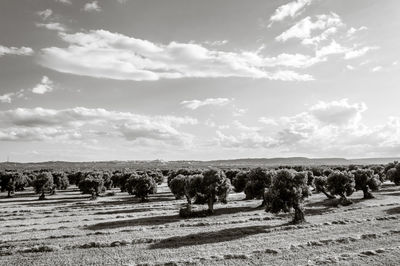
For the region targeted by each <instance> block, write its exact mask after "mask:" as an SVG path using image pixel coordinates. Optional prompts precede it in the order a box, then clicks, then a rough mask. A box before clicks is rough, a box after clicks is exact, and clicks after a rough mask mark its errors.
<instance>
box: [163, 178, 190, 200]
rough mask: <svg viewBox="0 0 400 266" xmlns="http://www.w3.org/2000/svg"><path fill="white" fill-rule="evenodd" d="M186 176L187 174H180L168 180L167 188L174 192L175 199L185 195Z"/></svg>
mask: <svg viewBox="0 0 400 266" xmlns="http://www.w3.org/2000/svg"><path fill="white" fill-rule="evenodd" d="M187 178H188V177H187V176H184V175H182V174H180V175H177V176H176V177H174V178H173V179H172V180H171V181H170V182H169V184H168V186H169V189H170V190H171V192H172V194H174V196H175V199H181V198H182V197H183V196H185V183H186V179H187Z"/></svg>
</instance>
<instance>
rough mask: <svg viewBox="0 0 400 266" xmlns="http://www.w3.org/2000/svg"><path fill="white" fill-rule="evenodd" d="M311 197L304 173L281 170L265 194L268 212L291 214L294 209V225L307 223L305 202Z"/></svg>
mask: <svg viewBox="0 0 400 266" xmlns="http://www.w3.org/2000/svg"><path fill="white" fill-rule="evenodd" d="M309 195H310V191H309V188H308V186H307V176H306V174H305V173H304V172H300V173H299V172H294V171H289V170H285V169H284V170H279V171H277V173H276V176H275V177H274V178H273V180H272V184H271V186H270V188H269V189H268V191H267V193H266V194H265V201H266V211H268V212H272V213H279V212H281V211H283V212H289V211H290V209H291V208H293V209H294V211H295V213H294V217H293V223H301V222H304V221H305V217H304V208H303V202H304V199H305V198H307V197H308V196H309Z"/></svg>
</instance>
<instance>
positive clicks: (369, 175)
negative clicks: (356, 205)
mask: <svg viewBox="0 0 400 266" xmlns="http://www.w3.org/2000/svg"><path fill="white" fill-rule="evenodd" d="M352 173H353V175H354V180H355V189H356V190H362V191H363V193H364V199H372V198H374V196H373V195H372V194H371V192H369V190H372V191H377V190H379V188H380V186H381V181H380V180H379V176H378V175H374V172H373V171H372V170H369V169H358V170H356V171H353V172H352Z"/></svg>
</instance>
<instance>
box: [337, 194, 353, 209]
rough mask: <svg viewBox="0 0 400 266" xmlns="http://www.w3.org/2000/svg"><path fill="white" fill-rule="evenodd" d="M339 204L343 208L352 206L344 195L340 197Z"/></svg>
mask: <svg viewBox="0 0 400 266" xmlns="http://www.w3.org/2000/svg"><path fill="white" fill-rule="evenodd" d="M339 202H340V204H342V205H343V206H348V205H351V204H353V202H352V201H351V200H349V199H348V198H346V196H345V195H344V194H342V195H340V200H339Z"/></svg>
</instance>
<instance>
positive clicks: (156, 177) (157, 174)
mask: <svg viewBox="0 0 400 266" xmlns="http://www.w3.org/2000/svg"><path fill="white" fill-rule="evenodd" d="M146 173H147V175H148V176H150V177H151V178H153V179H154V181H156V183H157V185H161V184H162V183H163V182H164V176H163V174H162V173H161V171H160V170H154V171H147V172H146Z"/></svg>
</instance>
